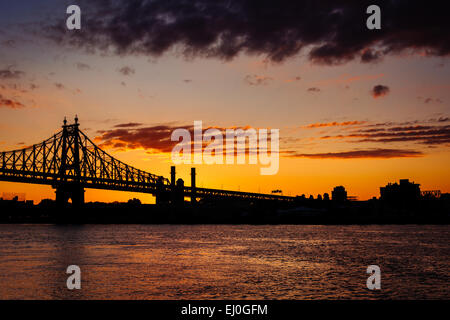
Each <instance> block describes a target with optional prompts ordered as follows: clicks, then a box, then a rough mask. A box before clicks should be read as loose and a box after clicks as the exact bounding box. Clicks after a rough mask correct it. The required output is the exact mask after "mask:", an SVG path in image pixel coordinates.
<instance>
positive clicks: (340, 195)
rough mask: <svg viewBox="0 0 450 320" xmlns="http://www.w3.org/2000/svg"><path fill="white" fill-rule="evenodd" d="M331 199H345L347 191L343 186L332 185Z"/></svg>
mask: <svg viewBox="0 0 450 320" xmlns="http://www.w3.org/2000/svg"><path fill="white" fill-rule="evenodd" d="M331 199H332V200H333V201H346V200H347V191H346V190H345V188H344V187H343V186H337V187H334V189H333V191H332V192H331Z"/></svg>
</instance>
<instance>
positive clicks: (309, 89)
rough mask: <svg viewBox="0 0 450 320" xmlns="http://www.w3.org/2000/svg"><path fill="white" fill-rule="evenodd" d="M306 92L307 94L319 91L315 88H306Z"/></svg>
mask: <svg viewBox="0 0 450 320" xmlns="http://www.w3.org/2000/svg"><path fill="white" fill-rule="evenodd" d="M307 91H308V92H320V89H319V88H316V87H312V88H308V90H307Z"/></svg>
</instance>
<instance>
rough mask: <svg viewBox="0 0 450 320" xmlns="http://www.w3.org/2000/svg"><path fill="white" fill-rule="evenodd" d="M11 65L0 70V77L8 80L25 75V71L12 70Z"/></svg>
mask: <svg viewBox="0 0 450 320" xmlns="http://www.w3.org/2000/svg"><path fill="white" fill-rule="evenodd" d="M12 68H13V66H9V67H7V68H6V69H2V70H0V79H4V80H10V79H19V78H21V77H23V76H24V75H25V72H23V71H20V70H12Z"/></svg>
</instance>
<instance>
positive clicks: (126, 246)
mask: <svg viewBox="0 0 450 320" xmlns="http://www.w3.org/2000/svg"><path fill="white" fill-rule="evenodd" d="M71 264H76V265H78V266H80V268H81V270H82V288H81V290H73V291H71V290H68V289H67V288H66V279H67V276H68V275H67V274H66V273H65V270H66V268H67V266H69V265H71ZM371 264H376V265H379V266H380V267H381V275H382V279H381V286H382V290H381V291H369V290H368V289H367V288H366V279H367V276H368V275H367V274H366V268H367V266H368V265H371ZM449 265H450V227H449V226H247V225H245V226H242V225H240V226H228V225H202V226H175V225H85V226H69V225H66V226H55V225H0V298H1V299H361V298H369V299H447V298H448V297H449V296H450V289H449V288H450V287H449V286H448V283H449V280H450V275H449V271H450V270H449Z"/></svg>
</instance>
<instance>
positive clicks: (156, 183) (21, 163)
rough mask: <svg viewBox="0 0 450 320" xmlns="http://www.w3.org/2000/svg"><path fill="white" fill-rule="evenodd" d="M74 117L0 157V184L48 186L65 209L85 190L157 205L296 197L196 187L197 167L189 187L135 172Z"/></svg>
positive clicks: (81, 199) (80, 198)
mask: <svg viewBox="0 0 450 320" xmlns="http://www.w3.org/2000/svg"><path fill="white" fill-rule="evenodd" d="M79 126H80V124H79V123H78V118H77V117H75V123H73V124H67V121H66V119H64V124H63V126H62V130H61V131H59V132H58V133H56V134H54V135H53V136H52V137H50V138H48V139H47V140H44V141H42V142H41V143H38V144H34V145H32V146H29V147H26V148H23V149H19V150H12V151H4V152H1V153H0V164H1V168H0V181H9V182H22V183H31V184H43V185H51V186H52V187H53V188H54V189H55V193H56V202H57V204H58V205H60V206H65V205H66V204H67V203H68V202H69V199H70V200H71V201H72V205H73V206H75V207H80V206H82V205H83V204H84V192H85V190H84V189H85V188H93V189H106V190H119V191H128V192H141V193H147V194H152V195H154V196H155V197H156V203H157V204H161V203H178V204H179V203H184V199H185V197H189V198H190V199H191V202H192V203H195V202H197V201H199V200H204V201H208V200H211V201H214V200H218V199H230V200H245V201H283V202H286V201H293V200H294V199H295V198H294V197H288V196H282V195H273V194H263V193H251V192H241V191H231V190H220V189H208V188H198V187H196V184H195V179H196V173H195V168H191V186H184V181H183V180H182V179H178V180H177V181H175V167H174V166H172V168H171V179H170V180H169V179H167V178H164V177H163V176H158V175H155V174H152V173H148V172H145V171H143V170H139V169H136V168H134V167H132V166H130V165H128V164H125V163H123V162H122V161H120V160H118V159H116V158H114V157H112V156H111V155H109V154H108V153H106V152H105V151H103V150H102V149H100V148H99V147H98V146H97V145H95V143H93V142H92V140H90V139H89V137H88V136H87V135H86V134H84V133H83V132H82V131H81V130H80V129H79Z"/></svg>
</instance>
